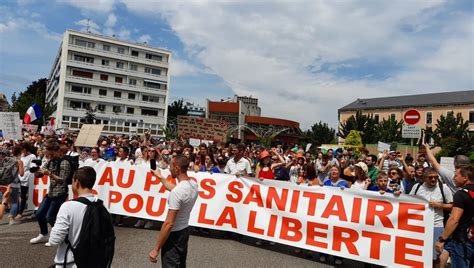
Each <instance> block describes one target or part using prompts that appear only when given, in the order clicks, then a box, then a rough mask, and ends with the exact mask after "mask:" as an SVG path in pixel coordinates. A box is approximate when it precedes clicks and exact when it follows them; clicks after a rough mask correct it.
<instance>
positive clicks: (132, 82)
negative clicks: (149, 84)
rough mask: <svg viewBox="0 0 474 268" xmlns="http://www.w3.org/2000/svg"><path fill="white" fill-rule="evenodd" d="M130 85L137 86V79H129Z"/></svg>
mask: <svg viewBox="0 0 474 268" xmlns="http://www.w3.org/2000/svg"><path fill="white" fill-rule="evenodd" d="M128 84H130V85H133V86H136V85H137V79H129V80H128Z"/></svg>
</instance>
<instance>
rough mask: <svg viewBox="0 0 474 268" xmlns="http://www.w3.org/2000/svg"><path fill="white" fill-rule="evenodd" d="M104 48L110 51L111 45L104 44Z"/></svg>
mask: <svg viewBox="0 0 474 268" xmlns="http://www.w3.org/2000/svg"><path fill="white" fill-rule="evenodd" d="M102 49H103V50H104V51H110V46H109V45H103V46H102Z"/></svg>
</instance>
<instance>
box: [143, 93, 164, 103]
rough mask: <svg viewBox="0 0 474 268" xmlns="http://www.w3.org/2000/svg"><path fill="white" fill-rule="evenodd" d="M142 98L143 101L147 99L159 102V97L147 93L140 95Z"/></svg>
mask: <svg viewBox="0 0 474 268" xmlns="http://www.w3.org/2000/svg"><path fill="white" fill-rule="evenodd" d="M142 100H143V101H148V102H156V103H158V102H160V97H153V96H147V95H143V96H142Z"/></svg>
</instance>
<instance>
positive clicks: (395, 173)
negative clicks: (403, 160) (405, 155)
mask: <svg viewBox="0 0 474 268" xmlns="http://www.w3.org/2000/svg"><path fill="white" fill-rule="evenodd" d="M390 175H398V173H397V172H390Z"/></svg>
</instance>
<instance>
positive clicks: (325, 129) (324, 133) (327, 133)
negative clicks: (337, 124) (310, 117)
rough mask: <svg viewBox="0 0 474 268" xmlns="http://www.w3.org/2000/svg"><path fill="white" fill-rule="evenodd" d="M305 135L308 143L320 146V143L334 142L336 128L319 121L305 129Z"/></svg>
mask: <svg viewBox="0 0 474 268" xmlns="http://www.w3.org/2000/svg"><path fill="white" fill-rule="evenodd" d="M305 136H306V137H305V140H306V141H307V142H308V143H312V144H313V145H316V146H320V145H321V144H327V143H334V142H335V137H336V130H335V129H333V128H332V127H329V126H328V124H327V123H323V122H321V121H319V123H316V124H314V125H313V126H312V127H311V129H309V130H307V131H306V133H305Z"/></svg>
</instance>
